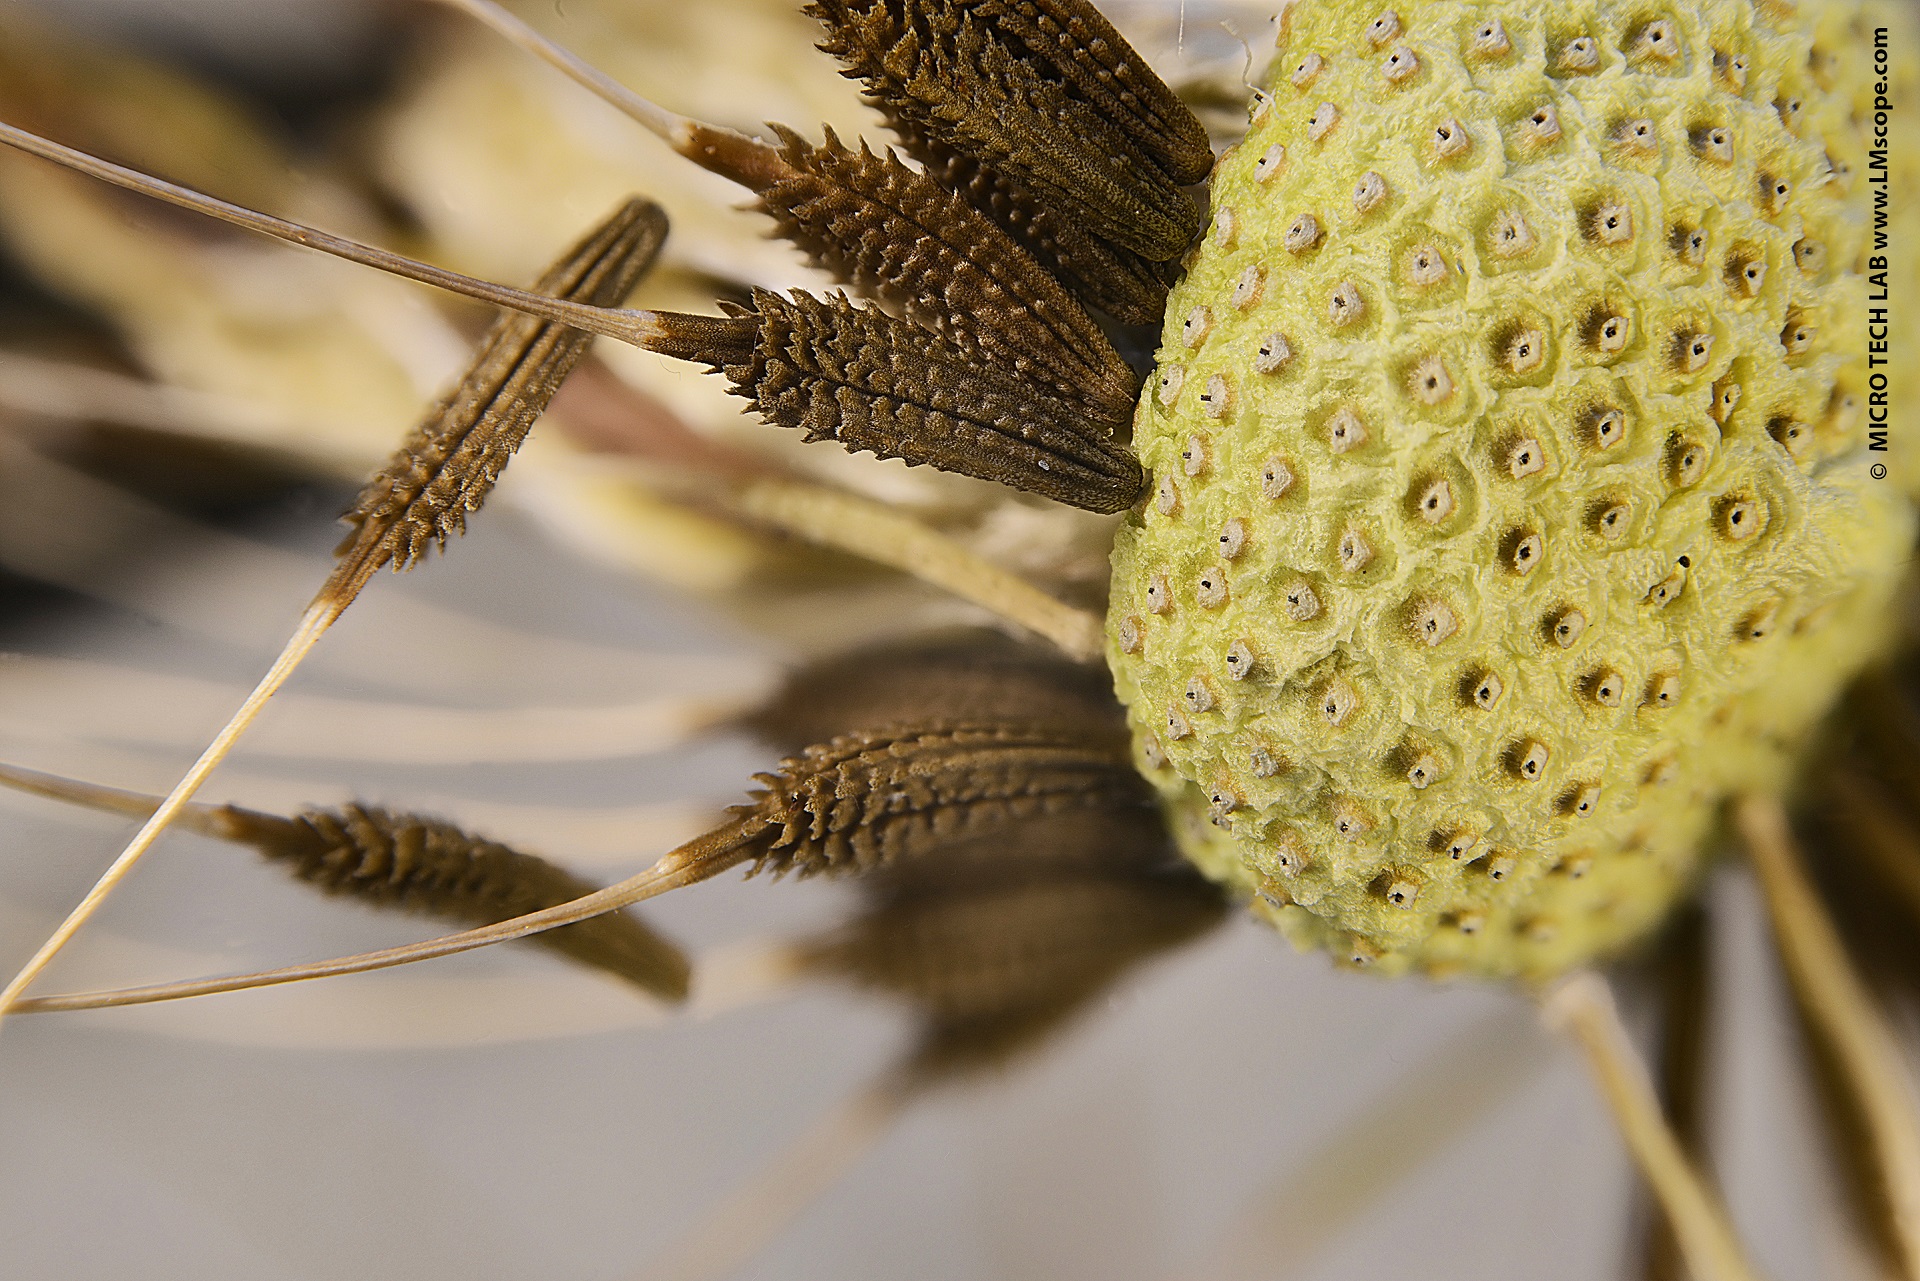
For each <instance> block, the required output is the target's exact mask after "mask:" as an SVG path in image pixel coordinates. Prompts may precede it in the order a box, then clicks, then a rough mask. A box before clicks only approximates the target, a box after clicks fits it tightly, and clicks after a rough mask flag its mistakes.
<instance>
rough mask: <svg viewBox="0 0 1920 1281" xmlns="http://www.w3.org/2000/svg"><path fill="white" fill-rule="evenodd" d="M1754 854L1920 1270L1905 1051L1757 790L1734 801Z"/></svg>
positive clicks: (1919, 1181)
mask: <svg viewBox="0 0 1920 1281" xmlns="http://www.w3.org/2000/svg"><path fill="white" fill-rule="evenodd" d="M1736 819H1737V821H1738V823H1739V827H1740V833H1741V835H1742V836H1743V837H1745V838H1746V846H1747V857H1748V859H1749V861H1750V862H1751V863H1752V864H1753V869H1754V873H1755V875H1756V876H1758V877H1759V880H1760V888H1761V889H1762V890H1763V891H1764V892H1765V894H1766V899H1767V911H1768V914H1769V916H1770V917H1771V919H1772V922H1773V934H1774V939H1775V940H1776V942H1777V943H1778V946H1779V948H1780V957H1781V960H1782V961H1783V962H1784V963H1785V965H1786V970H1787V977H1788V979H1789V980H1790V981H1791V982H1792V984H1793V991H1794V996H1795V997H1796V998H1797V999H1798V1000H1799V1003H1800V1008H1801V1010H1802V1011H1803V1013H1804V1014H1805V1016H1806V1019H1807V1022H1808V1024H1809V1025H1810V1026H1811V1027H1812V1029H1813V1031H1814V1033H1815V1035H1817V1036H1818V1037H1820V1038H1821V1039H1822V1040H1823V1041H1825V1042H1826V1043H1827V1046H1828V1048H1829V1049H1830V1051H1831V1052H1832V1055H1833V1059H1834V1062H1835V1065H1836V1066H1837V1068H1838V1069H1839V1072H1838V1075H1839V1077H1840V1081H1841V1084H1842V1087H1843V1088H1844V1089H1845V1090H1847V1091H1848V1093H1849V1094H1850V1095H1851V1096H1852V1102H1853V1103H1854V1105H1855V1106H1856V1107H1857V1108H1858V1109H1859V1113H1860V1116H1861V1118H1862V1120H1863V1121H1864V1122H1865V1124H1866V1129H1867V1135H1868V1138H1869V1141H1870V1144H1871V1146H1872V1149H1873V1153H1872V1157H1873V1162H1874V1166H1875V1167H1876V1169H1877V1171H1878V1174H1879V1177H1880V1180H1881V1186H1882V1190H1883V1191H1884V1193H1885V1195H1886V1199H1887V1205H1888V1208H1889V1210H1890V1212H1891V1215H1892V1224H1891V1226H1892V1228H1893V1234H1894V1238H1895V1240H1896V1242H1897V1243H1898V1248H1899V1252H1900V1260H1901V1264H1902V1267H1903V1269H1904V1274H1905V1275H1906V1277H1908V1278H1909V1281H1914V1279H1916V1278H1920V1112H1917V1111H1916V1110H1915V1107H1914V1097H1913V1084H1912V1082H1911V1081H1910V1080H1909V1079H1908V1077H1907V1075H1906V1073H1905V1072H1904V1070H1903V1069H1902V1067H1901V1062H1900V1051H1899V1048H1898V1046H1897V1045H1896V1043H1895V1041H1894V1038H1893V1032H1892V1029H1891V1028H1889V1027H1888V1026H1887V1023H1886V1021H1885V1019H1884V1018H1883V1017H1882V1016H1881V1014H1880V1012H1879V1010H1878V1009H1877V1008H1875V1006H1874V1004H1873V1000H1872V998H1871V997H1870V996H1869V995H1868V994H1867V989H1866V986H1865V985H1864V984H1863V983H1862V982H1861V981H1860V977H1859V975H1858V974H1857V973H1855V971H1854V969H1853V966H1852V964H1851V962H1849V961H1848V959H1847V954H1846V948H1845V946H1844V945H1843V944H1842V943H1841V941H1840V935H1839V933H1838V932H1837V931H1836V930H1835V929H1834V927H1833V922H1832V921H1831V920H1830V919H1828V917H1827V915H1826V912H1825V911H1824V910H1823V909H1822V908H1821V906H1820V900H1819V899H1818V898H1817V897H1816V896H1815V894H1814V891H1813V887H1812V886H1811V885H1810V884H1809V883H1808V881H1807V878H1806V873H1805V872H1804V871H1803V870H1802V869H1801V866H1800V860H1799V855H1798V853H1797V852H1796V850H1795V847H1794V842H1793V837H1792V834H1791V831H1790V829H1789V827H1788V825H1787V816H1786V811H1785V810H1783V809H1782V808H1781V806H1780V803H1779V802H1778V801H1777V800H1773V799H1771V798H1765V797H1758V796H1750V797H1747V798H1746V799H1744V800H1743V801H1741V803H1740V805H1739V808H1738V809H1737V811H1736Z"/></svg>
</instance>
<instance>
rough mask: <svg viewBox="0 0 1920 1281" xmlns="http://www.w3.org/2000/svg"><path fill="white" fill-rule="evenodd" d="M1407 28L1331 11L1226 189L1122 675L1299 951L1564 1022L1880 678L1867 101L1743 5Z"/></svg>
mask: <svg viewBox="0 0 1920 1281" xmlns="http://www.w3.org/2000/svg"><path fill="white" fill-rule="evenodd" d="M1395 9H1396V11H1397V12H1396V13H1394V14H1392V15H1387V14H1383V12H1382V9H1381V7H1380V6H1378V5H1377V4H1364V5H1363V4H1358V3H1339V2H1337V0H1336V2H1330V3H1316V2H1315V0H1305V2H1304V3H1302V4H1301V5H1299V6H1298V7H1296V8H1295V9H1294V10H1293V11H1292V13H1291V16H1290V19H1289V21H1290V29H1288V30H1286V31H1284V32H1283V37H1282V49H1281V54H1280V59H1279V61H1278V62H1277V63H1276V67H1277V73H1276V74H1277V77H1278V78H1277V80H1276V82H1275V84H1274V86H1273V91H1272V94H1271V97H1270V98H1267V99H1263V100H1262V101H1261V102H1260V103H1258V104H1257V107H1256V113H1255V121H1254V124H1253V127H1252V130H1251V132H1250V133H1249V135H1248V137H1247V139H1246V141H1245V142H1244V144H1243V145H1242V146H1241V147H1240V148H1239V149H1238V150H1237V151H1236V152H1235V153H1233V154H1232V155H1230V156H1228V157H1227V158H1225V159H1224V160H1223V161H1222V163H1221V165H1220V168H1219V170H1218V171H1217V175H1216V180H1215V186H1214V192H1213V201H1214V224H1213V228H1212V229H1211V231H1210V232H1209V234H1208V235H1207V237H1206V238H1205V240H1204V241H1203V247H1202V249H1201V251H1200V252H1199V253H1198V254H1197V255H1196V257H1195V260H1194V262H1193V264H1192V266H1191V269H1190V271H1189V274H1188V276H1187V278H1186V280H1185V282H1184V283H1183V284H1182V285H1180V286H1179V287H1178V288H1177V289H1176V291H1175V293H1174V295H1173V297H1172V299H1171V300H1170V306H1169V312H1168V321H1167V331H1166V337H1165V342H1164V345H1163V347H1162V351H1161V367H1160V372H1159V374H1158V375H1157V378H1156V380H1155V382H1154V383H1153V384H1152V385H1151V386H1150V389H1149V393H1148V396H1147V397H1146V399H1145V400H1144V401H1143V404H1142V407H1141V410H1140V413H1139V416H1138V418H1137V420H1136V443H1137V446H1138V449H1139V452H1140V456H1141V461H1142V463H1143V464H1144V465H1145V466H1146V467H1147V468H1148V469H1149V470H1150V471H1151V473H1152V481H1151V485H1150V488H1151V493H1152V495H1153V496H1152V498H1151V499H1150V500H1149V501H1148V502H1147V503H1145V504H1143V506H1142V508H1140V509H1138V510H1137V511H1136V514H1135V515H1134V516H1133V517H1132V518H1131V519H1130V520H1129V522H1128V524H1127V526H1126V527H1125V528H1124V529H1123V531H1122V533H1121V535H1120V538H1119V541H1118V544H1117V547H1116V551H1115V579H1114V592H1113V605H1112V618H1111V626H1110V628H1109V631H1110V634H1111V635H1112V637H1113V640H1112V643H1111V645H1110V651H1109V653H1110V659H1111V661H1112V663H1113V666H1114V670H1115V672H1116V680H1117V684H1118V688H1119V692H1120V695H1121V697H1122V700H1123V701H1124V702H1125V703H1126V704H1127V705H1128V708H1129V713H1130V718H1131V721H1132V724H1133V727H1134V734H1135V743H1136V749H1137V755H1138V758H1139V761H1140V763H1141V765H1142V767H1143V769H1144V770H1145V772H1146V773H1147V775H1148V777H1149V778H1150V779H1152V780H1153V781H1154V782H1155V784H1156V785H1157V786H1158V787H1159V789H1160V791H1161V793H1162V795H1163V797H1164V798H1165V799H1166V801H1167V802H1168V805H1169V808H1170V810H1171V812H1172V815H1173V820H1174V824H1175V827H1176V829H1177V832H1178V834H1179V837H1180V840H1181V841H1182V844H1183V846H1184V848H1185V849H1186V850H1187V852H1188V854H1189V855H1190V856H1191V857H1193V858H1194V859H1195V860H1196V861H1197V862H1199V863H1200V865H1201V866H1202V868H1203V869H1204V870H1206V871H1207V872H1208V873H1209V874H1210V875H1212V876H1214V877H1216V878H1217V879H1220V880H1223V881H1226V882H1228V883H1229V884H1230V885H1232V886H1233V887H1234V888H1235V889H1237V890H1238V891H1239V892H1241V893H1242V894H1244V895H1245V896H1247V898H1248V899H1249V900H1251V901H1252V902H1254V903H1255V905H1256V908H1257V910H1260V911H1262V912H1263V913H1265V914H1267V915H1269V916H1271V917H1272V918H1273V919H1275V921H1276V922H1277V923H1278V924H1280V925H1281V926H1282V927H1283V928H1285V929H1286V930H1287V931H1288V932H1289V934H1291V935H1292V936H1293V937H1294V938H1295V939H1296V940H1297V941H1300V942H1302V943H1311V944H1315V945H1320V946H1325V947H1329V948H1332V949H1335V950H1336V951H1338V952H1340V953H1342V954H1344V955H1346V956H1348V957H1350V958H1351V959H1353V960H1354V961H1356V962H1361V963H1377V964H1378V965H1380V966H1381V968H1383V969H1386V970H1389V971H1394V970H1403V969H1407V968H1410V967H1417V968H1422V969H1426V970H1428V971H1432V972H1449V971H1454V970H1461V969H1464V970H1467V971H1472V972H1479V973H1486V974H1498V975H1514V974H1524V975H1534V976H1539V975H1546V974H1551V973H1554V972H1557V971H1559V970H1562V969H1564V968H1566V967H1568V966H1571V965H1575V964H1579V963H1582V962H1584V961H1585V960H1587V959H1589V958H1591V957H1593V956H1595V955H1596V954H1600V953H1604V952H1607V951H1609V950H1613V949H1616V948H1618V947H1620V946H1622V945H1623V944H1625V943H1626V942H1628V941H1630V940H1631V939H1633V938H1635V937H1636V936H1638V935H1639V934H1641V933H1642V932H1644V931H1645V930H1646V929H1647V928H1648V927H1649V926H1650V925H1651V924H1652V923H1653V922H1654V921H1655V920H1657V919H1658V918H1659V916H1660V915H1661V914H1662V912H1663V911H1664V909H1665V908H1666V907H1667V905H1669V904H1670V903H1671V902H1672V901H1673V900H1674V899H1675V897H1676V896H1677V895H1678V893H1680V892H1681V891H1682V890H1683V889H1684V888H1686V887H1687V886H1689V885H1690V884H1691V882H1692V880H1693V878H1694V875H1695V872H1696V869H1697V865H1698V861H1699V859H1700V856H1701V854H1702V852H1703V848H1704V846H1705V844H1706V842H1707V839H1708V837H1709V836H1710V835H1711V833H1712V830H1713V827H1714V824H1715V822H1716V814H1717V810H1718V807H1719V805H1720V802H1721V801H1722V800H1723V799H1724V798H1725V797H1726V796H1728V795H1729V794H1732V793H1734V792H1738V791H1740V790H1743V789H1749V788H1764V789H1768V790H1775V789H1777V788H1779V787H1780V786H1782V785H1783V783H1784V779H1785V776H1786V774H1787V772H1788V770H1789V768H1790V767H1791V764H1792V762H1793V760H1794V757H1795V754H1796V753H1797V751H1798V750H1799V748H1800V745H1801V743H1802V742H1803V740H1804V739H1805V737H1806V735H1807V733H1808V731H1809V729H1810V727H1811V726H1812V724H1813V722H1814V721H1816V720H1817V719H1818V717H1819V716H1820V715H1821V714H1822V712H1823V711H1824V710H1825V709H1826V707H1827V705H1828V704H1829V703H1830V702H1831V700H1832V698H1833V696H1834V694H1835V692H1836V691H1837V689H1838V687H1839V685H1840V684H1841V682H1842V681H1843V680H1844V679H1845V678H1846V677H1847V676H1848V675H1849V674H1850V673H1851V672H1852V671H1854V670H1855V669H1857V667H1858V666H1859V665H1860V664H1861V663H1862V662H1863V661H1864V660H1865V659H1866V658H1867V657H1868V656H1870V655H1871V654H1872V653H1873V652H1874V651H1875V649H1876V648H1877V647H1878V646H1879V645H1880V643H1881V641H1882V639H1883V636H1884V632H1885V622H1884V620H1885V615H1886V604H1887V600H1888V596H1889V594H1890V591H1891V585H1892V582H1893V580H1894V577H1895V575H1896V574H1897V572H1898V570H1899V568H1900V566H1901V564H1902V562H1903V560H1904V558H1905V555H1906V552H1907V549H1908V547H1909V546H1910V543H1911V527H1912V520H1911V513H1910V511H1909V509H1908V504H1907V502H1906V500H1905V499H1904V497H1903V496H1902V494H1901V492H1900V488H1899V486H1898V485H1897V484H1896V483H1894V482H1892V481H1876V480H1874V479H1871V478H1870V476H1869V474H1868V467H1869V465H1870V463H1872V462H1873V461H1875V460H1876V459H1879V458H1881V457H1883V456H1882V455H1879V454H1874V453H1870V452H1869V451H1868V450H1867V448H1866V445H1867V441H1868V437H1867V435H1866V422H1867V420H1866V415H1865V414H1864V413H1862V412H1859V411H1860V410H1861V408H1862V407H1863V406H1864V404H1865V402H1866V393H1867V378H1868V370H1867V367H1866V364H1865V359H1864V357H1865V354H1866V342H1865V337H1866V335H1865V333H1864V325H1865V320H1866V311H1865V298H1866V292H1867V285H1868V282H1867V279H1866V267H1867V257H1868V255H1869V254H1870V252H1871V251H1870V250H1869V249H1868V248H1867V247H1866V242H1867V235H1868V222H1867V214H1866V208H1865V203H1864V196H1863V195H1862V192H1861V189H1860V186H1859V184H1858V183H1857V182H1856V183H1854V184H1852V185H1849V184H1848V182H1846V181H1845V179H1844V177H1843V176H1842V175H1839V174H1837V173H1831V174H1830V173H1829V167H1828V156H1829V154H1833V155H1835V156H1836V158H1837V157H1838V156H1839V155H1840V154H1841V153H1842V152H1844V151H1845V150H1846V146H1845V145H1842V144H1841V143H1838V142H1834V141H1832V140H1830V139H1828V138H1827V137H1826V136H1825V135H1824V134H1823V133H1822V132H1821V129H1822V128H1823V127H1826V126H1829V125H1832V123H1833V122H1834V121H1835V120H1836V119H1840V118H1843V117H1844V116H1845V114H1846V113H1845V112H1844V111H1839V110H1837V109H1836V108H1834V107H1833V105H1832V101H1831V99H1830V97H1829V95H1830V94H1838V93H1840V92H1843V91H1844V92H1849V93H1850V92H1851V86H1841V87H1840V88H1834V87H1833V86H1829V85H1823V84H1822V83H1821V78H1820V75H1819V74H1817V72H1818V71H1819V69H1820V68H1821V67H1822V66H1823V65H1825V64H1823V63H1822V62H1821V60H1820V58H1819V56H1818V50H1817V49H1815V47H1814V44H1813V40H1812V38H1811V35H1810V34H1809V33H1808V32H1807V31H1805V30H1801V29H1799V28H1798V27H1796V26H1794V25H1793V19H1792V18H1791V17H1783V16H1780V15H1781V14H1784V12H1785V11H1784V10H1769V9H1765V8H1763V9H1761V10H1758V11H1756V10H1755V9H1754V8H1753V7H1751V6H1749V5H1747V4H1744V3H1732V2H1710V3H1706V4H1702V5H1697V6H1673V7H1672V8H1671V9H1670V10H1668V9H1663V8H1661V7H1659V6H1655V7H1654V8H1648V7H1645V6H1639V7H1629V6H1619V5H1613V4H1605V3H1596V2H1595V0H1586V2H1585V3H1573V4H1553V5H1549V4H1544V3H1512V4H1469V3H1437V4H1400V5H1396V6H1395ZM1389 16H1391V17H1392V18H1393V19H1394V21H1393V22H1392V23H1391V24H1387V25H1391V26H1393V27H1394V30H1393V31H1392V32H1391V33H1389V34H1386V35H1381V32H1383V31H1384V30H1385V27H1384V26H1382V25H1380V24H1381V23H1382V22H1384V20H1385V18H1387V17H1389ZM1376 37H1378V38H1377V39H1376ZM1836 83H1837V82H1836ZM1849 127H1851V126H1849ZM1835 148H1838V150H1836V149H1835Z"/></svg>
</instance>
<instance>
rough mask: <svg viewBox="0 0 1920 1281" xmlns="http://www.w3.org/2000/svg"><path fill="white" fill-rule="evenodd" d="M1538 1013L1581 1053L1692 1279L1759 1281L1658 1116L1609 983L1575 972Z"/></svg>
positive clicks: (1643, 1065)
mask: <svg viewBox="0 0 1920 1281" xmlns="http://www.w3.org/2000/svg"><path fill="white" fill-rule="evenodd" d="M1540 1013H1541V1018H1542V1019H1543V1020H1544V1021H1545V1022H1546V1024H1547V1025H1548V1026H1549V1027H1551V1028H1553V1029H1555V1030H1556V1031H1562V1032H1565V1033H1566V1034H1567V1035H1568V1036H1570V1037H1571V1038H1572V1039H1573V1041H1574V1042H1575V1043H1576V1044H1577V1045H1579V1047H1580V1048H1581V1050H1582V1051H1584V1052H1585V1054H1586V1057H1587V1066H1588V1068H1589V1069H1591V1071H1592V1072H1593V1076H1594V1081H1595V1083H1596V1084H1598V1085H1599V1087H1600V1093H1601V1095H1602V1096H1603V1097H1604V1098H1605V1099H1606V1101H1607V1106H1608V1107H1609V1108H1610V1109H1612V1111H1613V1119H1614V1123H1615V1124H1616V1125H1617V1126H1618V1127H1619V1129H1620V1137H1621V1138H1623V1139H1625V1140H1626V1144H1627V1149H1628V1151H1630V1152H1632V1154H1633V1159H1634V1162H1635V1163H1636V1164H1637V1165H1638V1166H1639V1167H1640V1173H1641V1174H1642V1176H1644V1177H1645V1178H1646V1180H1647V1183H1648V1184H1649V1185H1650V1186H1651V1187H1652V1188H1653V1192H1654V1195H1655V1196H1656V1197H1657V1198H1659V1201H1660V1207H1661V1209H1663V1210H1665V1211H1666V1214H1667V1220H1668V1222H1669V1223H1671V1224H1672V1225H1673V1234H1674V1236H1675V1238H1677V1239H1678V1241H1679V1243H1680V1253H1681V1255H1682V1256H1683V1257H1684V1258H1685V1259H1686V1261H1687V1266H1688V1267H1689V1268H1691V1269H1692V1270H1693V1275H1694V1276H1695V1277H1696V1278H1697V1281H1758V1277H1759V1274H1758V1273H1756V1272H1755V1271H1754V1270H1753V1267H1752V1265H1751V1264H1750V1263H1748V1261H1747V1257H1746V1252H1745V1251H1744V1250H1742V1249H1741V1247H1740V1241H1739V1238H1738V1237H1736V1236H1735V1235H1734V1231H1733V1226H1732V1224H1731V1223H1730V1222H1729V1221H1728V1219H1727V1212H1726V1207H1725V1206H1724V1205H1722V1204H1721V1203H1720V1199H1719V1198H1718V1197H1717V1196H1715V1195H1714V1193H1713V1192H1712V1191H1711V1190H1710V1189H1709V1188H1708V1187H1707V1185H1706V1183H1705V1181H1703V1180H1702V1179H1701V1177H1700V1174H1699V1171H1697V1170H1695V1169H1694V1168H1693V1165H1692V1163H1690V1162H1689V1161H1688V1160H1687V1155H1686V1153H1685V1152H1684V1151H1683V1150H1682V1149H1681V1147H1680V1140H1679V1139H1678V1138H1677V1137H1676V1136H1675V1134H1674V1132H1673V1130H1672V1129H1671V1128H1670V1127H1669V1126H1668V1124H1667V1121H1666V1118H1665V1117H1664V1116H1662V1115H1661V1112H1660V1100H1659V1096H1658V1095H1656V1094H1655V1093H1654V1088H1653V1079H1652V1077H1651V1076H1650V1075H1649V1074H1648V1072H1647V1066H1646V1063H1645V1062H1644V1061H1643V1060H1642V1059H1641V1058H1640V1055H1639V1053H1638V1051H1636V1050H1635V1049H1634V1047H1633V1042H1632V1041H1630V1040H1629V1039H1628V1037H1627V1030H1626V1028H1625V1027H1623V1026H1622V1025H1621V1023H1620V1011H1619V1010H1618V1008H1616V1007H1615V1005H1614V1002H1613V992H1612V989H1610V988H1609V987H1608V986H1607V983H1606V980H1605V979H1602V978H1601V977H1599V976H1598V975H1597V974H1593V973H1591V972H1582V973H1579V974H1576V975H1574V976H1573V977H1572V978H1570V979H1568V980H1567V981H1566V982H1564V983H1562V984H1561V985H1560V986H1559V987H1557V988H1555V989H1554V990H1553V991H1552V992H1550V993H1549V994H1548V995H1547V996H1546V998H1545V999H1544V1001H1543V1002H1542V1004H1541V1011H1540Z"/></svg>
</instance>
